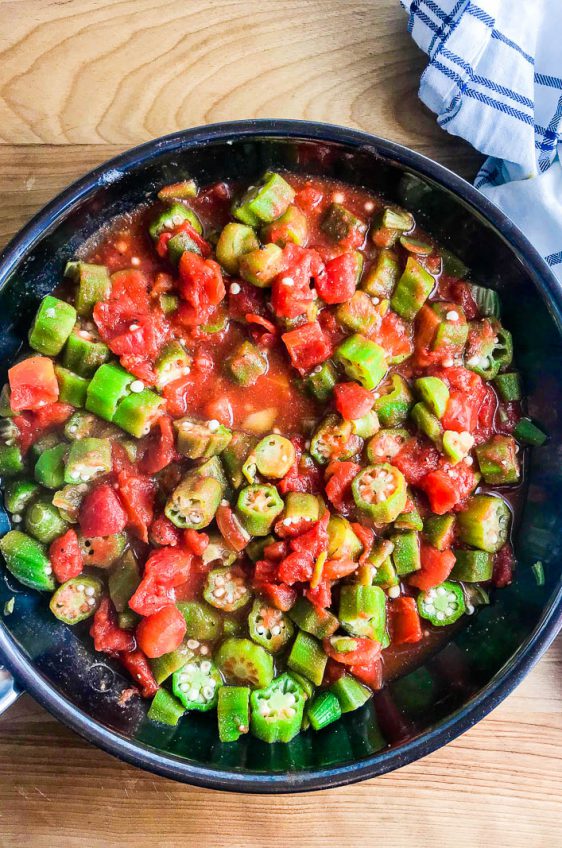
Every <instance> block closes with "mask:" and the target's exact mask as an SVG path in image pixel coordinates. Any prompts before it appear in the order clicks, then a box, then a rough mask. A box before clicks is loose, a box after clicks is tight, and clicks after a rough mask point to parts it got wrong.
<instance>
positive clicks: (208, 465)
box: [191, 456, 228, 495]
mask: <svg viewBox="0 0 562 848" xmlns="http://www.w3.org/2000/svg"><path fill="white" fill-rule="evenodd" d="M191 473H192V474H198V475H199V477H213V478H214V479H215V480H217V481H218V482H219V483H220V485H221V489H222V492H223V495H224V492H226V490H227V488H228V481H227V479H226V475H225V473H224V468H223V467H222V462H221V460H220V458H219V457H218V456H212V457H210V459H207V460H205V462H202V463H201V465H198V466H197V468H194V469H192V471H191Z"/></svg>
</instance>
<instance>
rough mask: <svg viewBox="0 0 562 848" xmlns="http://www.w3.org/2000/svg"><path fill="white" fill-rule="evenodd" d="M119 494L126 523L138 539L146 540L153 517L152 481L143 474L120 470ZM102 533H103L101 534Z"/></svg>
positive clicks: (153, 492) (154, 492)
mask: <svg viewBox="0 0 562 848" xmlns="http://www.w3.org/2000/svg"><path fill="white" fill-rule="evenodd" d="M117 485H118V486H119V496H120V498H121V501H122V502H123V506H124V507H125V512H126V513H127V518H128V525H129V527H130V528H131V529H132V530H134V531H135V533H136V534H137V536H138V537H139V539H141V541H143V542H148V527H149V525H150V524H151V523H152V519H153V518H154V498H155V496H156V491H155V488H154V483H153V482H152V480H151V479H150V478H149V477H145V475H144V474H138V473H135V472H130V471H120V472H119V474H118V476H117ZM102 535H103V534H102Z"/></svg>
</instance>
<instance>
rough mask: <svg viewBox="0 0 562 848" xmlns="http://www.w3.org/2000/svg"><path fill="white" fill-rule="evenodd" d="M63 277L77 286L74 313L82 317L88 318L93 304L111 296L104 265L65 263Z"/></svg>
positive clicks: (107, 274)
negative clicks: (68, 278)
mask: <svg viewBox="0 0 562 848" xmlns="http://www.w3.org/2000/svg"><path fill="white" fill-rule="evenodd" d="M64 275H65V277H70V278H71V279H72V280H73V281H74V282H75V283H77V284H78V290H77V292H76V298H75V303H76V312H77V313H78V315H80V316H82V317H85V318H88V317H89V316H90V315H91V314H92V309H93V308H94V306H95V304H96V303H98V302H99V301H100V300H106V299H107V298H108V297H109V295H110V294H111V279H110V277H109V271H108V270H107V268H106V267H105V266H104V265H93V264H91V263H89V262H67V265H66V268H65V269H64Z"/></svg>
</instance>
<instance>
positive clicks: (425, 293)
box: [390, 256, 435, 321]
mask: <svg viewBox="0 0 562 848" xmlns="http://www.w3.org/2000/svg"><path fill="white" fill-rule="evenodd" d="M434 286H435V279H434V278H433V277H432V276H431V274H430V273H429V271H426V269H425V268H424V267H423V265H420V263H419V262H418V261H417V260H416V259H414V258H413V256H408V259H407V261H406V267H405V269H404V272H403V274H402V276H401V277H400V279H399V280H398V283H397V285H396V289H395V290H394V294H393V295H392V298H391V300H390V306H391V307H392V309H393V310H394V311H395V312H397V313H398V314H399V315H400V316H401V317H402V318H405V319H406V320H407V321H412V320H413V319H414V318H415V317H416V315H417V314H418V312H419V311H420V309H421V308H422V306H423V305H424V303H425V301H426V300H427V298H428V297H429V295H430V294H431V292H432V291H433V287H434Z"/></svg>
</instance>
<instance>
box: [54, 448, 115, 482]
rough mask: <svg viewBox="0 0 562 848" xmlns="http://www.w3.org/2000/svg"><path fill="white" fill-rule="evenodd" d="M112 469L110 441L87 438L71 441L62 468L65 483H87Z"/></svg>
mask: <svg viewBox="0 0 562 848" xmlns="http://www.w3.org/2000/svg"><path fill="white" fill-rule="evenodd" d="M111 468H112V458H111V441H110V440H109V439H98V438H95V437H88V438H83V439H80V440H79V441H73V442H72V444H71V445H70V450H69V451H68V456H67V457H66V462H65V467H64V482H65V483H89V482H91V481H92V480H96V479H97V478H98V477H103V475H104V474H109V472H110V471H111Z"/></svg>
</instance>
